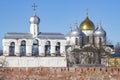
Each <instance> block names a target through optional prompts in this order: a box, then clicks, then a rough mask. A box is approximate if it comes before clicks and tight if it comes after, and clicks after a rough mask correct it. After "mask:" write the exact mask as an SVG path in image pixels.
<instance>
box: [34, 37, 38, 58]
mask: <svg viewBox="0 0 120 80" xmlns="http://www.w3.org/2000/svg"><path fill="white" fill-rule="evenodd" d="M38 55H39V41H38V40H37V39H34V40H33V45H32V56H38Z"/></svg>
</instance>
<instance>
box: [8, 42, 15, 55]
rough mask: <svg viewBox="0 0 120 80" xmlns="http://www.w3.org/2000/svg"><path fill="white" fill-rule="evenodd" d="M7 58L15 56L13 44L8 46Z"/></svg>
mask: <svg viewBox="0 0 120 80" xmlns="http://www.w3.org/2000/svg"><path fill="white" fill-rule="evenodd" d="M9 56H15V42H11V43H10V46H9Z"/></svg>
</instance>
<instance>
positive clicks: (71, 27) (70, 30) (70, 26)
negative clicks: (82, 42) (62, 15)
mask: <svg viewBox="0 0 120 80" xmlns="http://www.w3.org/2000/svg"><path fill="white" fill-rule="evenodd" d="M70 31H72V23H70Z"/></svg>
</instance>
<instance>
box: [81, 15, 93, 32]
mask: <svg viewBox="0 0 120 80" xmlns="http://www.w3.org/2000/svg"><path fill="white" fill-rule="evenodd" d="M80 30H95V26H94V24H93V22H92V21H91V20H90V19H89V18H88V16H87V17H86V19H85V20H84V21H83V22H82V23H81V24H80Z"/></svg>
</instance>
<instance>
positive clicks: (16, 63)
mask: <svg viewBox="0 0 120 80" xmlns="http://www.w3.org/2000/svg"><path fill="white" fill-rule="evenodd" d="M5 60H6V62H7V67H67V61H66V57H6V59H5Z"/></svg>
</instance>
